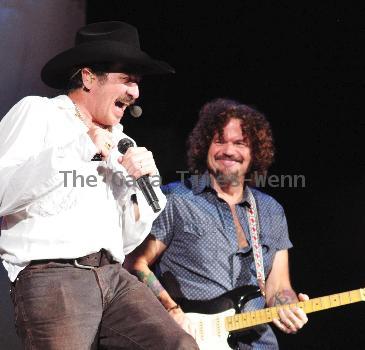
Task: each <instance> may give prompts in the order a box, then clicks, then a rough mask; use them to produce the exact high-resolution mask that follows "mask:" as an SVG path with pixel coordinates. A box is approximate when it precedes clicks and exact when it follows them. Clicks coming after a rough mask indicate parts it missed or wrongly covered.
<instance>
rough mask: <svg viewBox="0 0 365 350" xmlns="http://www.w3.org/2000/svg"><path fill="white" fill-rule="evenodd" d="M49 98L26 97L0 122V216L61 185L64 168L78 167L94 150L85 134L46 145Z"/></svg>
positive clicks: (18, 209) (21, 207)
mask: <svg viewBox="0 0 365 350" xmlns="http://www.w3.org/2000/svg"><path fill="white" fill-rule="evenodd" d="M50 107H51V106H50V104H49V103H48V99H46V98H42V97H35V96H34V97H26V98H24V99H22V100H21V101H19V102H18V103H17V104H16V105H15V106H14V107H13V108H12V109H11V110H10V111H9V112H8V113H7V115H6V116H5V117H4V118H3V119H2V121H1V123H0V179H1V181H0V216H5V215H9V214H12V213H15V212H17V211H20V210H22V209H24V208H25V207H27V206H28V205H30V204H31V203H32V202H33V201H35V200H37V199H39V198H41V197H43V196H44V195H46V194H47V193H49V192H50V191H52V190H53V189H55V188H56V187H59V186H62V185H63V181H64V176H65V175H64V174H62V173H61V172H60V171H61V170H64V169H77V166H79V165H80V164H81V163H83V162H86V161H90V159H91V157H92V155H93V154H95V152H96V147H95V146H94V144H93V143H92V141H91V139H90V138H89V136H88V135H87V133H86V132H85V133H81V134H80V135H79V136H78V137H76V138H75V139H74V140H73V141H72V142H69V143H67V144H64V145H58V146H53V147H49V146H48V147H46V146H45V139H46V136H47V128H48V117H49V114H51V113H52V112H53V111H52V108H50Z"/></svg>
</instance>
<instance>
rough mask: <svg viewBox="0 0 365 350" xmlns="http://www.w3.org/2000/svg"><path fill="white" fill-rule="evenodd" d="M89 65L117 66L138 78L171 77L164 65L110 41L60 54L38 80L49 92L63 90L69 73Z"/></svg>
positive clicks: (81, 45)
mask: <svg viewBox="0 0 365 350" xmlns="http://www.w3.org/2000/svg"><path fill="white" fill-rule="evenodd" d="M93 63H118V67H120V70H121V71H122V72H125V73H133V74H138V75H149V74H166V73H175V70H174V68H172V67H171V66H170V65H169V64H168V63H166V62H163V61H158V60H155V59H153V58H151V57H150V56H149V55H147V54H146V53H145V52H143V51H142V50H139V49H137V48H135V47H132V46H129V45H125V44H123V43H116V42H115V41H111V40H99V41H94V42H87V43H83V44H80V45H77V46H75V47H73V48H71V49H69V50H66V51H64V52H61V53H60V54H58V55H57V56H55V57H54V58H52V59H51V60H50V61H48V62H47V63H46V64H45V66H44V67H43V69H42V71H41V78H42V81H43V82H44V83H45V84H47V85H48V86H50V87H52V88H55V89H64V88H66V87H67V85H68V82H69V79H70V75H71V74H70V73H71V71H72V69H74V68H75V67H81V66H87V65H88V64H93Z"/></svg>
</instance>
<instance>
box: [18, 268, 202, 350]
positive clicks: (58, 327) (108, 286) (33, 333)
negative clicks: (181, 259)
mask: <svg viewBox="0 0 365 350" xmlns="http://www.w3.org/2000/svg"><path fill="white" fill-rule="evenodd" d="M11 296H12V300H13V304H14V309H15V324H16V329H17V333H18V335H19V336H20V338H21V339H22V341H23V344H24V346H25V348H26V349H39V350H48V349H52V350H61V349H62V350H66V349H67V350H84V349H85V350H86V349H148V350H153V349H156V350H157V349H158V350H161V349H171V350H176V349H187V350H191V349H198V346H197V345H196V343H195V341H194V340H193V338H192V337H191V336H190V335H188V334H187V333H185V332H184V331H183V330H182V329H181V328H180V326H178V325H177V323H175V321H173V319H172V318H171V317H170V316H169V314H168V313H167V312H166V311H165V309H164V308H163V307H162V305H161V304H160V302H159V301H158V300H157V298H156V297H155V296H154V295H153V293H152V292H151V291H150V290H149V289H148V288H147V287H146V286H145V285H144V284H142V283H141V282H139V281H138V280H137V279H136V278H135V277H134V276H132V275H130V274H129V273H128V272H127V271H126V270H125V269H123V268H122V266H121V265H120V264H119V263H115V264H109V265H105V266H102V267H98V268H94V270H87V269H81V268H77V267H74V266H73V265H72V264H64V263H56V262H50V263H47V264H43V265H35V266H28V267H27V268H26V269H25V270H23V271H22V272H21V273H20V274H19V276H18V278H17V280H16V283H14V284H13V286H12V290H11Z"/></svg>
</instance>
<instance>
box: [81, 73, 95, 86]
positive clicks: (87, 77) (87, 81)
mask: <svg viewBox="0 0 365 350" xmlns="http://www.w3.org/2000/svg"><path fill="white" fill-rule="evenodd" d="M81 77H82V83H83V85H84V88H86V90H91V87H92V86H93V83H94V80H95V74H94V73H92V72H91V69H90V68H82V69H81Z"/></svg>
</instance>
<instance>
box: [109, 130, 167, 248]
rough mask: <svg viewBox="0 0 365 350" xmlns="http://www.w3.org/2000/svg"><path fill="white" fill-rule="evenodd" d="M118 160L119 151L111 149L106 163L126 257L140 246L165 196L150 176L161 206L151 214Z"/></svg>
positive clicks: (136, 186) (151, 211)
mask: <svg viewBox="0 0 365 350" xmlns="http://www.w3.org/2000/svg"><path fill="white" fill-rule="evenodd" d="M126 136H127V135H125V134H123V135H122V137H126ZM128 138H129V137H128ZM132 141H133V140H132ZM133 142H134V141H133ZM134 144H135V143H134ZM119 157H120V153H119V151H118V150H117V149H116V148H114V149H113V150H112V151H111V152H110V155H109V158H108V161H107V164H108V168H109V169H111V170H112V172H113V175H112V176H113V178H112V179H111V183H112V186H113V187H114V192H115V191H118V196H117V198H118V207H119V211H120V216H121V220H122V223H123V224H122V225H123V230H122V232H123V249H124V254H128V253H130V252H131V251H132V250H134V249H135V248H136V247H137V246H138V245H139V244H140V243H142V242H143V240H144V239H145V238H146V237H147V235H148V234H149V233H150V232H151V227H152V223H153V221H154V220H155V219H156V218H157V217H158V216H159V215H160V213H161V212H162V211H163V210H164V208H165V205H166V197H165V195H164V194H163V193H162V191H161V189H160V178H159V176H157V177H155V176H153V177H150V178H149V180H150V183H151V185H152V187H153V189H154V191H155V194H156V196H157V198H158V201H159V205H160V207H161V210H160V211H159V212H157V213H155V212H154V211H153V210H152V208H151V206H150V205H148V203H147V201H146V199H145V198H144V195H143V193H142V191H141V190H140V189H139V187H138V185H137V182H136V181H135V180H134V179H133V178H132V177H131V176H129V175H128V173H127V171H126V169H125V168H124V167H123V166H122V165H121V164H119V162H118V158H119ZM134 196H135V197H134ZM133 197H134V198H133ZM134 203H135V204H137V205H138V210H139V219H138V220H137V221H136V218H135V212H134Z"/></svg>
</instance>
